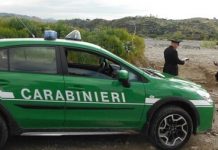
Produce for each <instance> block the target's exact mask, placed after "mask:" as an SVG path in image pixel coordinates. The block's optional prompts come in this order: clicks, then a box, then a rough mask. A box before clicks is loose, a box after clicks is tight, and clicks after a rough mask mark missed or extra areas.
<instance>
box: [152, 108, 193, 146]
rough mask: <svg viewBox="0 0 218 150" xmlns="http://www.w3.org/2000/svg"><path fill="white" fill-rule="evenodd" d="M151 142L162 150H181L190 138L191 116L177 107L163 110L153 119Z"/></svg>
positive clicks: (191, 129)
mask: <svg viewBox="0 0 218 150" xmlns="http://www.w3.org/2000/svg"><path fill="white" fill-rule="evenodd" d="M153 118H154V119H153V120H152V124H151V125H150V126H151V128H150V129H151V130H150V136H151V142H152V143H153V144H154V145H155V146H156V147H158V148H160V149H167V150H172V149H179V148H181V147H182V146H183V145H184V144H185V143H186V142H187V141H188V140H189V138H190V136H191V134H192V131H193V123H192V119H191V117H190V115H189V114H188V113H187V112H186V111H185V110H184V109H182V108H180V107H177V106H166V107H163V108H161V109H160V110H159V111H158V112H157V113H156V114H155V115H154V117H153Z"/></svg>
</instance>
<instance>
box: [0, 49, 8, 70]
mask: <svg viewBox="0 0 218 150" xmlns="http://www.w3.org/2000/svg"><path fill="white" fill-rule="evenodd" d="M0 70H8V51H7V49H1V50H0Z"/></svg>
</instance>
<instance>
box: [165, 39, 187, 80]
mask: <svg viewBox="0 0 218 150" xmlns="http://www.w3.org/2000/svg"><path fill="white" fill-rule="evenodd" d="M179 43H180V41H178V40H171V45H170V46H169V47H168V48H166V49H165V50H164V59H165V64H164V68H163V72H164V73H168V74H171V75H174V76H177V75H178V64H179V65H184V64H185V62H186V61H188V60H189V59H188V58H185V59H184V60H180V59H179V57H178V52H177V50H176V49H177V48H178V47H179Z"/></svg>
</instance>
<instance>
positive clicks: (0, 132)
mask: <svg viewBox="0 0 218 150" xmlns="http://www.w3.org/2000/svg"><path fill="white" fill-rule="evenodd" d="M7 139H8V128H7V125H6V123H5V121H4V120H3V119H2V118H1V116H0V149H2V148H3V146H4V145H5V143H6V141H7Z"/></svg>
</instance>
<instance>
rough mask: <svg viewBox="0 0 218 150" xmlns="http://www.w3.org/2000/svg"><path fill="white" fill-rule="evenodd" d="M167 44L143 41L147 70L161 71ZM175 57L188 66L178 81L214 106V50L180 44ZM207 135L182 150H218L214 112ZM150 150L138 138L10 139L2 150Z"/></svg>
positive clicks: (217, 57) (191, 43)
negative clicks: (200, 91)
mask: <svg viewBox="0 0 218 150" xmlns="http://www.w3.org/2000/svg"><path fill="white" fill-rule="evenodd" d="M169 43H170V42H169V41H157V40H150V39H149V40H146V45H147V50H146V52H145V55H146V57H147V58H148V61H149V66H150V67H152V68H156V69H158V70H162V67H163V63H164V59H163V50H164V49H165V48H166V47H167V46H168V45H169ZM178 53H179V57H180V58H184V57H188V58H190V61H189V62H188V64H185V65H184V66H180V76H181V77H182V78H185V79H188V80H192V81H195V82H198V83H200V84H202V85H203V86H205V87H206V88H207V89H208V90H209V91H210V93H211V94H212V95H213V98H214V100H215V101H216V102H218V98H217V97H218V92H217V91H218V89H217V87H218V84H216V83H215V80H214V73H215V72H216V71H217V70H218V68H216V67H215V66H214V65H213V61H218V50H217V49H203V48H201V47H200V42H199V41H184V42H183V43H182V44H181V48H180V49H178ZM215 118H216V122H215V123H214V128H213V130H212V131H211V132H209V133H205V134H198V135H193V136H192V137H191V139H190V140H189V142H188V143H187V144H186V145H185V146H184V148H183V149H184V150H214V149H217V150H218V136H217V135H218V134H217V133H218V122H217V121H218V112H216V116H215ZM99 149H100V150H121V149H122V150H154V149H155V148H154V147H153V146H152V145H151V144H150V143H149V142H148V141H147V140H146V139H145V138H144V137H142V136H140V135H130V136H128V135H125V136H123V135H122V136H121V135H119V136H118V135H116V136H114V135H113V136H112V135H110V136H67V137H13V138H11V139H9V141H8V143H7V145H6V147H5V150H99Z"/></svg>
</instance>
